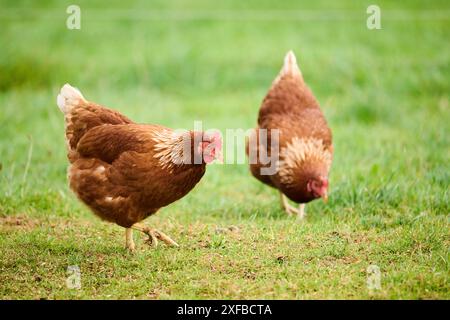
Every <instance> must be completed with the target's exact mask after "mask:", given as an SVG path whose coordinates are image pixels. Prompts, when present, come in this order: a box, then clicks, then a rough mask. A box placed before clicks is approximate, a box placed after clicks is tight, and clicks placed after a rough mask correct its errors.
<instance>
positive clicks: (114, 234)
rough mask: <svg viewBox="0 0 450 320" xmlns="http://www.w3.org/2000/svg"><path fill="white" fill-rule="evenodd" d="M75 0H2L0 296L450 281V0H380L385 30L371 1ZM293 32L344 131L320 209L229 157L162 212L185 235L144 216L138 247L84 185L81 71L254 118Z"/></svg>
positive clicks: (347, 295)
mask: <svg viewBox="0 0 450 320" xmlns="http://www.w3.org/2000/svg"><path fill="white" fill-rule="evenodd" d="M66 2H67V3H65V2H64V1H63V2H60V1H39V3H38V2H27V1H24V2H23V3H16V1H6V2H5V1H3V0H1V1H0V23H1V27H0V28H1V30H0V48H1V49H0V298H2V299H17V298H19V299H67V298H69V299H90V298H95V299H115V298H125V299H134V298H136V299H178V298H188V299H205V298H215V299H217V298H225V299H259V298H263V299H316V298H319V299H334V298H337V299H361V298H362V299H367V298H369V299H372V298H373V299H391V298H394V299H434V298H437V299H449V298H450V284H449V275H450V273H449V247H450V232H449V230H450V228H449V227H450V223H449V222H450V221H449V182H450V176H449V172H450V170H449V158H450V148H449V143H450V139H449V136H450V135H449V123H450V113H449V92H450V85H449V80H450V67H449V66H450V42H449V41H448V39H449V38H450V21H449V19H450V4H449V3H448V1H430V2H426V3H425V2H422V1H404V2H401V3H400V2H399V3H397V4H394V3H392V2H390V1H376V2H377V4H378V5H379V6H380V7H381V18H382V20H381V21H382V29H381V30H368V29H367V27H366V18H367V16H368V15H367V14H366V8H367V6H368V5H370V4H372V3H373V1H350V0H349V1H339V2H334V1H322V0H319V1H314V2H304V3H301V2H299V1H283V2H279V3H277V2H272V1H256V0H254V1H249V2H248V1H247V2H245V4H244V2H242V1H238V0H236V1H227V2H224V3H222V2H216V1H206V0H205V1H192V2H190V3H189V2H186V1H176V2H171V3H168V2H166V1H152V2H151V3H150V2H147V1H140V2H134V1H126V2H124V3H122V2H121V1H103V2H96V3H92V2H91V1H77V2H78V4H79V5H80V7H81V17H82V22H81V30H68V29H67V28H66V25H65V22H66V18H67V16H68V15H67V14H66V7H67V6H68V5H69V4H72V1H66ZM37 6H39V7H37ZM290 49H292V50H294V51H295V53H296V55H297V58H298V61H299V65H300V67H301V69H302V72H303V75H304V77H305V79H306V81H307V83H308V84H309V85H310V87H311V88H312V90H313V92H314V93H315V95H316V97H317V98H318V100H319V101H320V103H321V106H322V109H323V111H324V113H325V114H326V117H327V119H328V122H329V124H330V126H331V128H332V130H333V135H334V144H335V156H334V162H333V167H332V172H331V176H330V199H329V202H328V204H324V203H323V202H322V201H315V202H313V203H311V204H308V205H307V207H306V210H307V218H306V220H305V221H302V222H299V221H297V220H296V219H295V218H290V217H287V215H286V214H285V213H284V212H283V211H282V210H281V207H280V204H279V198H278V194H277V192H276V191H275V190H273V189H270V188H268V187H266V186H263V185H262V184H260V183H259V182H258V181H257V180H255V179H254V178H253V177H252V176H251V175H250V173H249V171H248V168H247V166H246V165H243V164H234V165H231V164H227V165H212V166H210V167H208V169H207V173H206V175H205V176H204V177H203V179H202V180H201V182H200V183H199V184H198V186H197V187H196V188H195V189H194V190H193V191H192V192H191V193H189V195H187V196H186V197H185V198H183V199H181V200H179V201H178V202H176V203H174V204H172V205H170V206H168V207H166V208H163V209H161V210H160V211H159V212H158V213H157V214H156V215H154V216H152V217H150V218H149V219H147V220H146V223H147V224H148V225H151V226H153V227H156V228H158V229H160V230H162V231H164V232H165V233H167V234H169V235H170V236H171V237H172V238H173V239H175V240H176V241H177V242H178V243H179V244H180V248H169V247H167V246H165V245H164V244H160V246H159V247H158V248H156V249H153V248H151V247H149V246H148V245H147V244H145V243H144V240H145V238H144V237H143V236H141V235H138V234H137V233H136V234H135V239H136V242H137V245H138V250H137V252H136V253H135V254H130V253H128V252H127V251H126V250H125V248H124V245H125V239H124V238H125V237H124V232H123V229H122V228H120V227H118V226H116V225H113V224H109V223H106V222H102V221H100V220H99V219H98V218H96V217H95V216H94V215H93V214H92V213H91V212H90V211H89V210H88V209H87V208H86V207H84V206H83V205H82V204H80V203H79V202H78V201H77V200H76V198H75V197H74V195H73V194H72V193H71V191H70V190H69V188H68V186H67V179H66V170H67V159H66V154H65V142H64V123H63V117H62V114H61V113H60V111H59V110H58V108H57V106H56V95H57V93H58V91H59V89H60V87H61V86H62V85H63V84H64V83H66V82H69V83H71V84H72V85H74V86H76V87H78V88H80V90H81V91H82V92H83V94H84V95H85V97H87V98H88V99H90V100H93V101H95V102H98V103H102V104H104V105H107V106H110V107H112V108H115V109H117V110H119V111H121V112H123V113H124V114H126V115H127V116H129V117H131V118H132V119H134V120H135V121H138V122H143V123H159V124H163V125H166V126H170V127H173V128H188V129H189V128H193V125H194V121H196V120H201V121H203V127H204V128H205V129H209V128H219V129H221V130H223V131H225V129H236V128H243V129H248V128H252V127H254V126H255V124H256V118H257V112H258V109H259V106H260V103H261V101H262V99H263V97H264V95H265V93H266V91H267V89H268V87H269V86H270V84H271V82H272V80H273V79H274V77H275V76H276V74H277V73H278V71H279V69H280V68H281V64H282V60H283V56H284V54H285V53H286V52H287V51H288V50H290ZM225 156H227V155H225ZM230 227H234V228H230ZM230 229H231V230H230ZM73 265H76V266H78V267H79V268H80V272H81V288H80V289H78V290H77V289H70V288H68V287H67V286H66V279H67V277H68V276H69V274H68V273H67V268H68V266H73ZM371 265H375V266H378V267H379V270H380V287H379V288H375V289H373V290H369V288H368V286H367V281H368V277H370V274H369V273H368V272H367V269H368V268H369V266H371ZM375 268H376V267H375Z"/></svg>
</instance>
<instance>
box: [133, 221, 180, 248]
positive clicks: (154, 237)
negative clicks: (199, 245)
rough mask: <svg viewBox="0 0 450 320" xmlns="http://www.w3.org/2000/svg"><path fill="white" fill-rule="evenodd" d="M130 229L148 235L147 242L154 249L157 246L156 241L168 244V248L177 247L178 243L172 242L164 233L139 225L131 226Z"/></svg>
mask: <svg viewBox="0 0 450 320" xmlns="http://www.w3.org/2000/svg"><path fill="white" fill-rule="evenodd" d="M131 229H134V230H138V231H141V232H143V233H145V234H146V235H148V240H147V241H148V242H150V244H151V245H152V246H153V247H154V248H156V247H157V246H158V239H159V240H161V241H163V242H165V243H166V244H168V245H170V246H174V247H179V245H178V243H176V242H175V241H173V240H172V239H171V238H170V237H169V236H168V235H166V234H165V233H163V232H161V231H159V230H156V229H153V228H150V227H147V226H145V225H142V224H140V223H135V224H134V225H132V226H131Z"/></svg>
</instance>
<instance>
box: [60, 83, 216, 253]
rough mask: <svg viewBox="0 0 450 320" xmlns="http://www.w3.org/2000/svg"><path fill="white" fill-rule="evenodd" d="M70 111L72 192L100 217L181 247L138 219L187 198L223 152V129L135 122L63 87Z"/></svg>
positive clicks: (129, 240)
mask: <svg viewBox="0 0 450 320" xmlns="http://www.w3.org/2000/svg"><path fill="white" fill-rule="evenodd" d="M57 104H58V107H59V108H60V109H61V111H62V112H63V113H64V115H65V124H66V129H65V130H66V144H67V150H68V159H69V162H70V165H69V170H68V179H69V184H70V187H71V189H72V190H73V191H74V192H75V194H76V195H77V196H78V198H79V199H80V200H81V201H82V202H84V203H85V204H86V205H87V206H88V207H89V208H90V209H91V210H92V211H93V212H94V213H95V214H96V215H98V216H99V217H100V218H102V219H104V220H107V221H110V222H114V223H116V224H118V225H120V226H122V227H124V228H126V247H127V248H128V249H129V250H131V251H133V250H134V249H135V244H134V241H133V231H132V229H135V230H139V231H141V232H144V233H146V234H147V235H148V236H149V241H150V242H151V243H152V245H154V246H156V245H157V243H158V239H160V240H162V241H164V242H165V243H167V244H169V245H173V246H178V244H177V243H176V242H175V241H173V240H172V239H171V238H169V237H168V236H167V235H165V234H164V233H162V232H161V231H158V230H156V229H153V228H149V227H147V226H144V225H142V224H140V223H139V222H140V221H142V220H144V219H145V218H147V217H148V216H150V215H151V214H154V213H155V212H156V211H157V210H158V209H159V208H161V207H164V206H167V205H168V204H170V203H172V202H174V201H176V200H178V199H180V198H182V197H183V196H185V195H186V194H187V193H188V192H189V191H190V190H192V188H194V186H195V185H196V184H197V183H198V182H199V181H200V179H201V178H202V176H203V174H204V173H205V169H206V168H205V166H206V164H207V163H210V162H212V161H213V160H214V159H216V158H217V157H219V154H220V151H221V147H222V146H221V136H220V134H219V133H218V132H213V133H207V132H198V131H187V130H184V131H175V130H172V129H169V128H165V127H163V126H159V125H143V124H136V123H134V122H132V121H131V120H129V119H128V118H127V117H125V116H123V115H122V114H120V113H118V112H116V111H113V110H110V109H108V108H105V107H102V106H100V105H98V104H95V103H93V102H89V101H87V100H85V99H84V97H83V96H82V94H81V93H80V92H79V91H78V90H77V89H76V88H74V87H71V86H70V85H68V84H66V85H64V86H63V87H62V89H61V92H60V93H59V95H58V98H57Z"/></svg>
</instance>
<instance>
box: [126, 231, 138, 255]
mask: <svg viewBox="0 0 450 320" xmlns="http://www.w3.org/2000/svg"><path fill="white" fill-rule="evenodd" d="M125 247H126V248H127V249H128V250H130V252H134V251H135V250H136V246H135V244H134V241H133V229H131V228H126V229H125Z"/></svg>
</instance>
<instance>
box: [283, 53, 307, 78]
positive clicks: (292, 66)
mask: <svg viewBox="0 0 450 320" xmlns="http://www.w3.org/2000/svg"><path fill="white" fill-rule="evenodd" d="M287 74H290V75H292V76H301V75H302V73H301V71H300V68H299V67H298V64H297V58H296V57H295V54H294V52H293V51H292V50H290V51H289V52H288V53H286V56H285V57H284V65H283V68H282V69H281V72H280V75H287Z"/></svg>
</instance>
